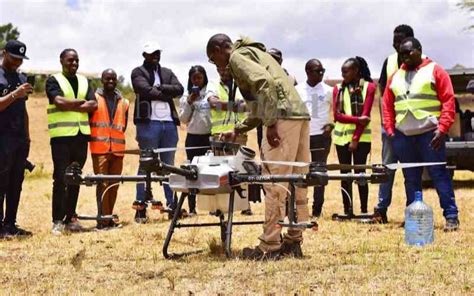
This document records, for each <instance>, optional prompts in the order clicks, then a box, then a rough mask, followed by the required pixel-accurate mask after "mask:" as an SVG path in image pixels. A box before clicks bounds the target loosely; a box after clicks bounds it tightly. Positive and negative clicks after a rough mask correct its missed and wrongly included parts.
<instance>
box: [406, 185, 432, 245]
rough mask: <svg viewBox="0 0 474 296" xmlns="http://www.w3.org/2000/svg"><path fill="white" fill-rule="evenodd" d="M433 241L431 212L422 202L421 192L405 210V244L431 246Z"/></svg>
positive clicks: (416, 193)
mask: <svg viewBox="0 0 474 296" xmlns="http://www.w3.org/2000/svg"><path fill="white" fill-rule="evenodd" d="M433 239H434V223H433V210H432V209H431V207H430V206H428V205H427V204H425V203H424V202H423V195H422V193H421V191H417V192H415V201H414V202H412V203H411V204H410V205H409V206H408V207H407V208H406V209H405V242H406V243H407V244H408V245H411V246H424V245H426V244H431V243H432V242H433Z"/></svg>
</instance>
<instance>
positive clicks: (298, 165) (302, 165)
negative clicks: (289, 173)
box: [260, 160, 309, 167]
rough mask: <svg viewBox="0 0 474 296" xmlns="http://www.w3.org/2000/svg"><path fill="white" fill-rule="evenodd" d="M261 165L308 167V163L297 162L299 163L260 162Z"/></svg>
mask: <svg viewBox="0 0 474 296" xmlns="http://www.w3.org/2000/svg"><path fill="white" fill-rule="evenodd" d="M260 162H261V163H266V164H275V165H287V166H295V167H307V166H309V163H308V162H299V161H277V160H261V161H260Z"/></svg>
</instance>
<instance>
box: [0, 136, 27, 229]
mask: <svg viewBox="0 0 474 296" xmlns="http://www.w3.org/2000/svg"><path fill="white" fill-rule="evenodd" d="M29 150H30V144H29V141H27V140H26V139H18V138H14V137H8V136H0V224H2V223H3V224H5V225H6V224H10V225H15V223H16V216H17V213H18V206H19V204H20V195H21V188H22V184H23V180H24V174H25V164H26V159H27V157H28V153H29ZM4 204H5V205H6V207H4ZM4 208H5V210H4Z"/></svg>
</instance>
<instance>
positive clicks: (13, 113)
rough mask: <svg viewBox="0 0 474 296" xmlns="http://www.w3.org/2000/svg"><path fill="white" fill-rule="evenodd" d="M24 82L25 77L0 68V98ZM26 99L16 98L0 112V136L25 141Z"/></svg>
mask: <svg viewBox="0 0 474 296" xmlns="http://www.w3.org/2000/svg"><path fill="white" fill-rule="evenodd" d="M25 82H26V75H24V74H20V73H18V72H9V71H7V70H6V69H4V68H3V67H2V66H0V97H4V96H6V95H8V94H9V93H11V92H13V91H14V90H15V89H16V88H17V87H18V86H20V85H22V84H23V83H25ZM26 99H27V97H24V98H16V99H15V101H14V102H13V103H12V104H11V105H9V106H8V107H7V108H6V109H5V110H3V111H0V135H2V136H7V137H15V138H22V139H26V137H27V135H26V127H25V113H26V103H25V101H26Z"/></svg>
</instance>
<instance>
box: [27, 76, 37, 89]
mask: <svg viewBox="0 0 474 296" xmlns="http://www.w3.org/2000/svg"><path fill="white" fill-rule="evenodd" d="M35 81H36V76H35V75H28V76H26V82H28V83H29V84H31V86H33V87H34V86H35Z"/></svg>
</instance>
